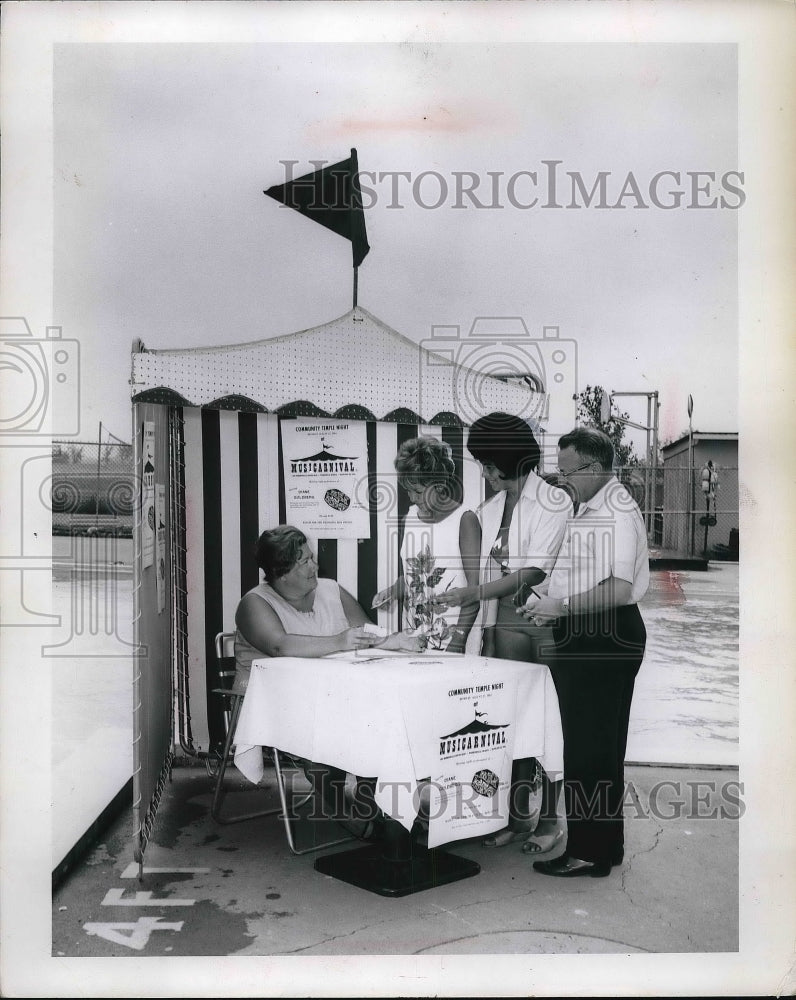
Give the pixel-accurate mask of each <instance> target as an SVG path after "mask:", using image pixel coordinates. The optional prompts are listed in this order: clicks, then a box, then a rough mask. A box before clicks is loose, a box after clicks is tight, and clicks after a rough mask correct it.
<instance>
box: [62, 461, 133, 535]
mask: <svg viewBox="0 0 796 1000" xmlns="http://www.w3.org/2000/svg"><path fill="white" fill-rule="evenodd" d="M134 503H135V487H134V482H133V449H132V445H129V444H124V443H123V442H120V441H114V442H109V441H102V442H99V441H53V451H52V480H51V488H50V504H51V509H52V531H53V534H54V535H75V534H95V533H96V534H114V535H118V536H122V537H126V538H129V537H130V536H131V535H132V533H133V504H134Z"/></svg>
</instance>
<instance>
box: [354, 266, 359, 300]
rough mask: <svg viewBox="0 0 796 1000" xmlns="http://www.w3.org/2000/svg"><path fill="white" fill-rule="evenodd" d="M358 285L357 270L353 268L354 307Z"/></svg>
mask: <svg viewBox="0 0 796 1000" xmlns="http://www.w3.org/2000/svg"><path fill="white" fill-rule="evenodd" d="M358 283H359V268H358V267H355V268H354V306H355V307H356V304H357V285H358Z"/></svg>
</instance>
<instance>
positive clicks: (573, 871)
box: [522, 427, 649, 878]
mask: <svg viewBox="0 0 796 1000" xmlns="http://www.w3.org/2000/svg"><path fill="white" fill-rule="evenodd" d="M613 460H614V449H613V445H612V444H611V440H610V438H609V437H608V436H607V435H606V434H604V433H603V432H602V431H599V430H596V429H594V428H589V427H580V428H576V429H575V430H574V431H571V432H570V433H569V434H565V435H564V436H563V437H562V438H561V439H560V440H559V442H558V465H559V470H558V471H559V476H560V477H561V480H562V481H563V482H564V483H565V484H566V485H567V487H568V488H569V489H570V491H571V493H572V495H573V497H574V499H575V508H576V512H575V516H574V517H573V518H572V520H571V521H570V522H569V524H568V527H567V533H566V535H565V536H564V542H563V544H562V546H561V550H560V551H559V554H558V558H557V559H556V564H555V567H554V568H553V571H552V573H551V574H550V577H549V579H548V581H546V584H547V586H546V591H547V592H546V594H545V595H544V596H540V595H539V594H532V595H531V597H530V598H529V599H528V602H527V603H526V605H525V607H524V608H523V609H522V614H524V615H525V617H527V618H530V619H531V620H533V621H535V622H536V623H537V624H544V623H547V622H552V623H553V639H554V643H555V650H554V653H553V656H552V658H551V659H550V661H549V664H550V671H551V673H552V675H553V680H554V682H555V685H556V691H557V692H558V701H559V706H560V709H561V725H562V728H563V731H564V795H565V803H566V814H567V848H566V852H565V853H564V855H562V857H560V858H555V859H554V860H552V861H537V862H535V863H534V869H535V870H536V871H538V872H541V873H542V874H544V875H556V876H559V877H563V878H573V877H576V876H580V875H589V876H591V877H592V878H599V877H602V876H605V875H608V874H610V872H611V867H612V865H618V864H621V862H622V859H623V855H624V825H623V820H622V802H623V798H624V759H625V749H626V746H627V729H628V721H629V717H630V704H631V700H632V697H633V686H634V683H635V677H636V674H637V673H638V669H639V667H640V666H641V661H642V659H643V656H644V647H645V643H646V630H645V628H644V622H643V621H642V619H641V614H640V612H639V610H638V601H639V600H640V599H641V598H642V597H643V596H644V594H645V593H646V591H647V587H648V586H649V551H648V549H647V538H646V532H645V530H644V521H643V518H642V516H641V512H640V510H639V509H638V506H637V504H636V502H635V501H634V500H633V498H632V497H631V495H630V494H629V493H628V491H627V490H626V489H625V487H624V486H622V485H621V483H620V482H619V481H618V480H617V478H616V477H615V476H614V474H613ZM536 589H537V591H538V590H540V589H542V588H539V587H537V588H536Z"/></svg>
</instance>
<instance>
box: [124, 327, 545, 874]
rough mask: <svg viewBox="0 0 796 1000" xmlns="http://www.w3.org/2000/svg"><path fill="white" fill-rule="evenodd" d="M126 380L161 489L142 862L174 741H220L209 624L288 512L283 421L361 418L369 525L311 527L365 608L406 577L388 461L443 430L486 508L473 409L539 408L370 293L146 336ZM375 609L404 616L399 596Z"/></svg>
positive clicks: (138, 729)
mask: <svg viewBox="0 0 796 1000" xmlns="http://www.w3.org/2000/svg"><path fill="white" fill-rule="evenodd" d="M131 384H132V398H133V423H134V427H133V431H134V441H135V461H136V470H137V475H138V477H139V482H140V484H141V486H140V490H141V496H142V497H144V496H146V495H149V496H150V497H151V496H157V495H158V494H159V495H160V496H161V497H162V498H163V502H162V504H161V505H160V507H159V509H158V512H157V517H156V523H155V525H154V535H152V534H151V533H150V534H149V537H147V536H148V529H147V520H148V515H147V510H146V504H145V503H142V504H139V505H138V516H137V517H136V519H135V531H134V538H135V575H134V618H135V627H136V641H137V642H138V643H139V644H141V655H140V657H139V658H138V661H137V662H138V669H137V671H136V682H135V719H134V726H135V759H134V783H135V812H136V817H135V825H136V837H137V845H136V856H137V858H138V860H139V862H140V863H143V862H142V858H143V852H144V850H145V847H146V842H147V839H148V837H149V833H150V831H151V826H152V822H153V820H154V815H155V811H156V809H157V801H158V799H159V797H160V790H161V789H162V787H163V783H164V782H165V780H166V779H167V776H168V771H169V769H170V767H171V764H172V762H173V756H174V754H175V753H180V752H181V753H185V754H194V755H196V754H199V755H202V754H206V753H208V752H211V751H212V750H213V749H214V747H215V746H216V745H218V744H219V743H220V742H221V741H222V740H223V719H222V715H221V712H222V705H220V704H217V703H216V702H217V701H218V699H217V698H213V697H212V696H211V695H210V692H211V690H212V689H213V688H214V687H217V686H218V678H217V675H216V666H215V653H214V638H215V635H216V634H217V633H218V632H221V631H228V630H231V629H233V628H234V615H235V609H236V607H237V604H238V601H239V599H240V597H241V595H242V594H243V593H244V592H245V591H247V590H249V589H250V588H251V587H253V586H255V585H256V584H257V583H258V582H259V581H258V577H259V570H258V568H257V566H256V564H255V562H254V559H253V556H252V550H253V546H254V543H255V541H256V539H257V537H258V536H259V534H260V532H261V531H262V530H263V529H265V528H267V527H272V526H274V525H276V524H279V523H284V522H285V520H286V497H285V481H284V474H283V463H282V450H281V449H282V441H281V438H282V435H281V433H280V425H281V422H282V421H284V420H288V419H290V420H294V419H296V418H323V417H326V418H335V419H337V420H346V421H349V422H352V423H353V422H362V423H363V424H364V426H365V434H366V440H367V476H366V477H364V478H363V482H362V484H361V488H360V489H358V490H357V493H356V495H355V496H354V497H353V502H354V503H356V504H359V505H360V506H361V507H363V508H366V509H367V523H368V524H369V537H366V538H345V539H342V538H341V539H332V538H326V539H324V538H317V539H316V541H317V548H318V558H319V572H320V575H321V576H331V577H335V578H336V579H337V580H338V581H339V582H340V583H341V585H342V586H344V587H345V588H346V589H348V590H349V591H350V592H351V593H352V594H354V595H355V596H356V597H357V599H358V600H359V602H360V604H361V605H362V606H363V607H364V608H366V609H367V608H369V607H370V604H371V601H372V598H373V595H374V594H375V593H376V592H377V591H378V590H380V589H382V588H383V587H386V586H388V585H389V583H391V582H392V580H393V579H394V577H395V572H396V567H397V550H398V523H399V520H400V518H401V516H402V515H403V514H404V513H405V511H406V509H407V507H408V500H407V498H406V496H405V495H404V494H403V491H401V490H399V489H398V487H397V482H396V478H395V471H394V465H393V460H394V458H395V454H396V451H397V449H398V447H399V445H400V444H401V442H402V441H404V440H406V439H407V438H412V437H416V436H417V435H418V434H432V435H436V436H439V437H441V438H443V439H444V440H445V441H447V442H448V443H449V444H450V446H451V448H452V451H453V455H454V458H455V461H456V464H457V472H458V474H459V476H460V478H461V481H462V487H463V491H464V499H465V503H466V504H467V505H468V506H470V507H475V506H476V505H477V504H478V503H479V502H480V501H481V499H482V498H483V494H482V486H481V478H480V475H479V470H478V467H477V465H475V463H473V462H472V460H470V459H469V456H468V454H467V452H466V448H465V444H466V433H467V430H466V428H467V424H468V423H471V422H472V419H473V417H474V416H475V415H477V414H478V413H479V412H481V413H488V412H490V411H492V410H505V411H508V412H512V413H518V414H527V413H531V412H533V411H534V409H535V407H536V401H534V399H533V396H534V393H533V392H532V391H531V390H530V389H529V388H527V387H526V386H524V385H521V384H517V383H516V382H509V381H504V380H501V379H499V378H495V377H492V376H489V375H483V374H479V373H477V372H474V371H473V370H472V369H469V368H466V367H464V366H462V365H460V364H458V362H457V357H456V354H455V352H451V351H447V352H446V353H442V352H440V353H438V352H436V351H432V350H429V349H427V348H426V347H424V346H421V345H418V344H417V343H415V342H414V341H412V340H410V339H408V338H407V337H404V336H403V335H401V334H400V333H397V332H396V331H395V330H392V329H391V328H390V327H389V326H387V325H386V324H384V323H382V322H381V321H380V320H379V319H377V318H376V317H375V316H373V315H372V314H371V313H369V312H367V310H365V309H363V308H361V307H355V308H354V309H352V310H351V311H350V312H348V313H346V314H345V315H344V316H341V317H340V318H339V319H336V320H334V321H332V322H330V323H326V324H324V325H322V326H319V327H314V328H312V329H309V330H302V331H299V332H297V333H293V334H289V335H287V336H279V337H273V338H271V339H264V340H258V341H255V342H252V343H247V344H237V345H232V346H224V347H208V348H190V349H178V350H151V349H149V348H147V347H145V346H144V345H143V344H142V343H141V342H140V341H137V342H136V343H135V344H134V346H133V354H132V376H131ZM153 466H154V470H153V468H152V467H153ZM147 490H150V491H151V492H150V493H149V494H147V492H146V491H147ZM152 527H153V526H151V525H150V528H152ZM158 533H160V534H159V535H158ZM147 552H149V556H148V555H147ZM159 575H160V581H159V582H158V576H159ZM374 614H375V612H374ZM378 615H379V618H378V623H379V624H383V625H386V626H388V627H392V628H396V627H397V625H398V622H397V611H396V610H394V609H393V610H392V611H391V612H389V611H380V612H379V613H378Z"/></svg>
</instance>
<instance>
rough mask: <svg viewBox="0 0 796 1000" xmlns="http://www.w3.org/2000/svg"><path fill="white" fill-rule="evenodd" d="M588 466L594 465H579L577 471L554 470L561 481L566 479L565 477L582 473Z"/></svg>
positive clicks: (588, 463) (592, 463) (591, 463)
mask: <svg viewBox="0 0 796 1000" xmlns="http://www.w3.org/2000/svg"><path fill="white" fill-rule="evenodd" d="M590 465H594V462H586V464H585V465H579V466H578V467H577V469H570V470H569V472H564V470H563V469H556V472H557V473H558V474H559V476H561V478H562V479H566V478H567V476H573V475H574V474H575V473H576V472H583V470H584V469H588V468H589V466H590Z"/></svg>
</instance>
